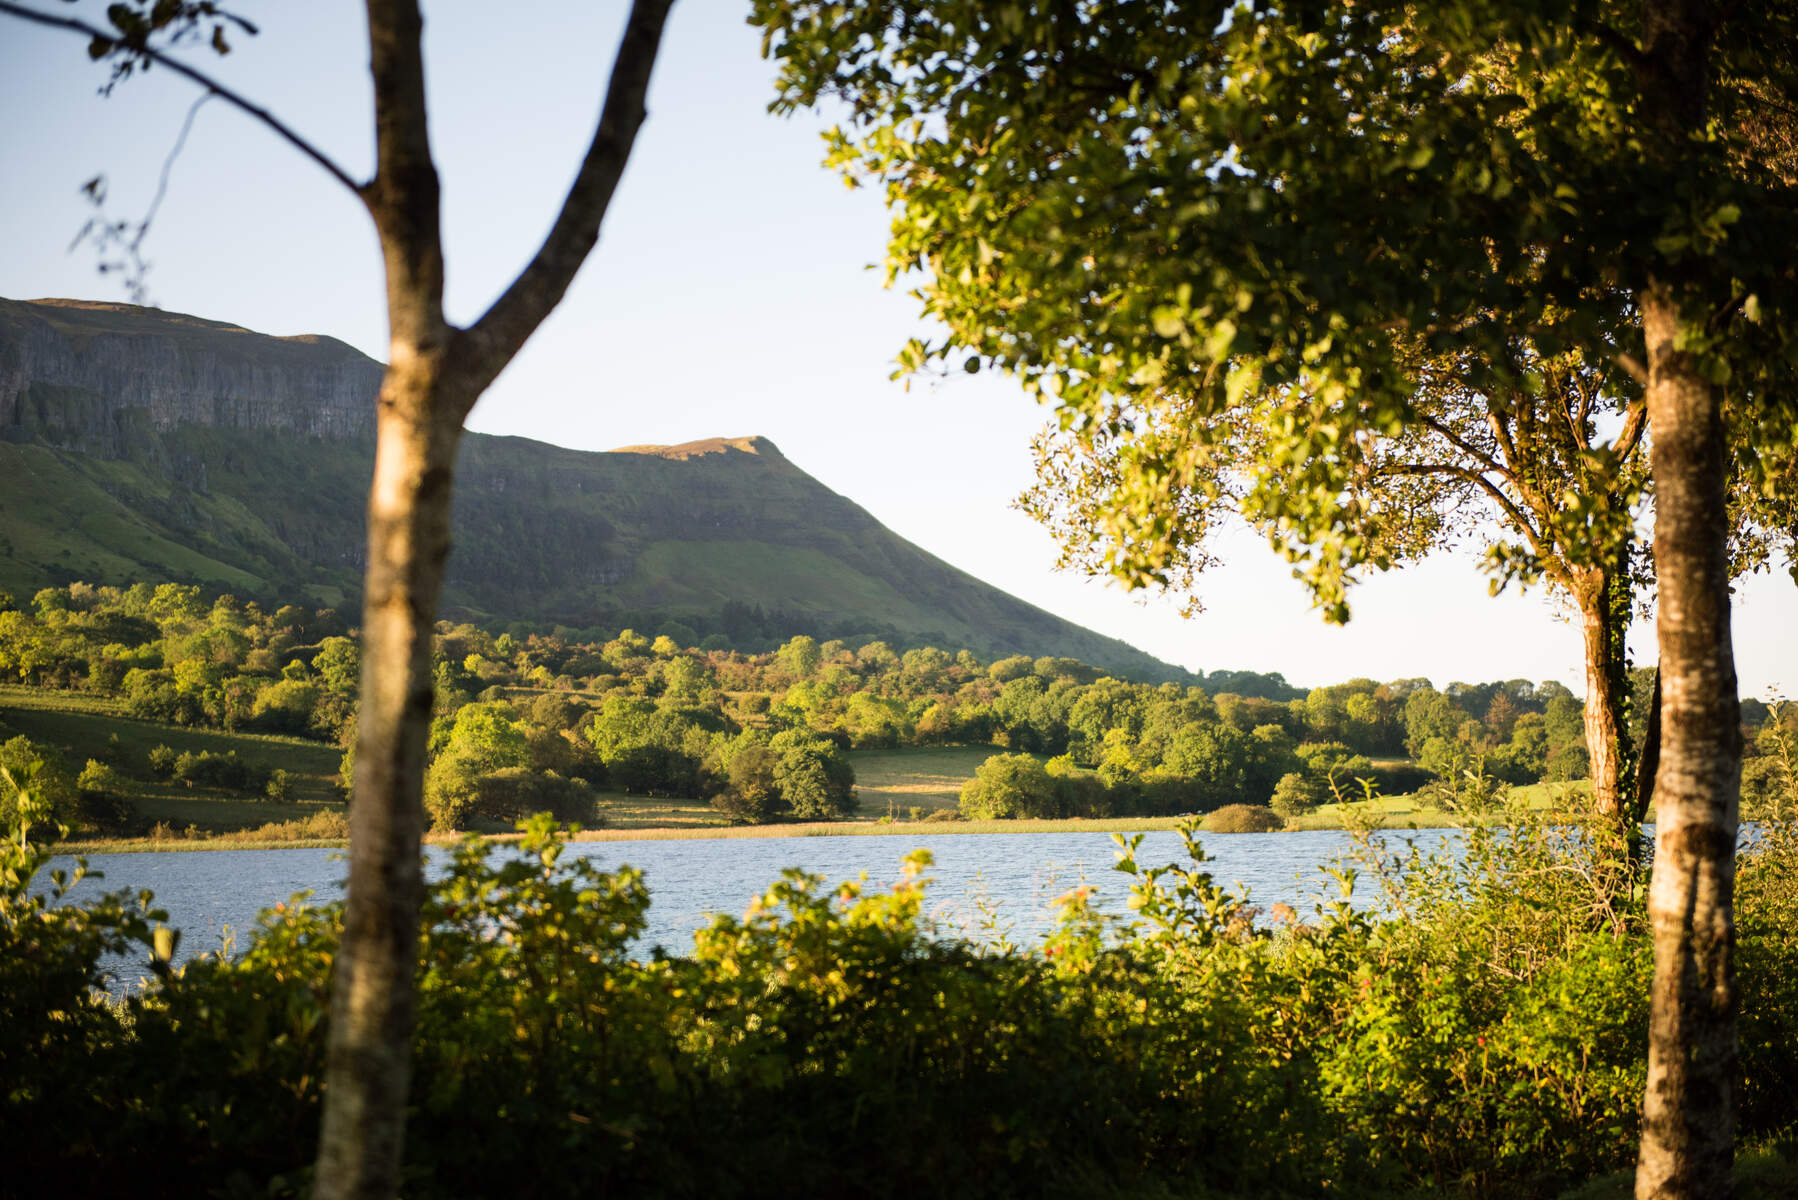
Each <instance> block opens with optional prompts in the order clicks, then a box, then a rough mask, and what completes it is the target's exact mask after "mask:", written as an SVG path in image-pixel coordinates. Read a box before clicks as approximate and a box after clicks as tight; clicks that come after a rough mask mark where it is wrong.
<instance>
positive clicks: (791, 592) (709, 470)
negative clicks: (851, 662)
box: [0, 300, 1178, 678]
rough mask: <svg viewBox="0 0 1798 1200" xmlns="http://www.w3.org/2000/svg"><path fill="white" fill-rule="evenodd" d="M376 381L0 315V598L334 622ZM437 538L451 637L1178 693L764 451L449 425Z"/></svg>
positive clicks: (72, 305)
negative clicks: (1128, 679)
mask: <svg viewBox="0 0 1798 1200" xmlns="http://www.w3.org/2000/svg"><path fill="white" fill-rule="evenodd" d="M381 371H382V368H381V364H379V363H377V362H374V361H373V360H372V359H369V358H367V357H366V356H364V355H362V354H359V353H357V352H356V351H355V350H353V349H351V348H350V347H348V346H346V345H344V344H343V343H341V342H337V341H334V340H332V339H330V338H319V337H297V338H276V337H268V336H265V335H263V334H257V333H252V332H250V331H249V330H246V329H243V328H241V327H239V326H236V325H231V324H227V323H224V322H220V321H207V320H202V319H200V318H196V317H190V316H183V315H181V314H179V313H167V312H162V311H160V310H157V309H147V308H137V307H133V306H131V305H124V304H99V303H89V302H83V301H74V300H43V301H35V302H24V301H12V300H0V590H8V591H11V592H13V593H14V594H15V595H29V594H31V593H32V592H33V591H35V590H36V589H37V588H40V587H44V586H47V585H49V584H53V583H65V582H68V581H70V580H73V579H85V580H87V581H89V582H94V583H132V582H137V581H139V580H163V579H181V580H194V581H198V582H205V583H208V584H209V585H217V586H220V587H229V588H231V589H232V590H234V591H236V592H238V593H239V594H240V595H245V596H253V597H258V598H263V599H266V600H267V601H268V602H270V603H276V604H279V603H287V602H290V601H296V600H299V599H302V598H309V599H311V600H313V601H314V602H320V603H328V604H332V605H347V606H353V605H354V603H355V597H356V594H357V592H358V590H359V589H360V586H361V578H362V570H361V568H362V563H363V555H364V550H365V546H366V542H367V538H366V528H365V504H366V501H365V497H366V495H367V491H368V480H369V476H370V472H371V470H372V469H373V464H374V438H373V429H372V424H373V415H374V398H375V395H376V392H377V391H378V389H379V386H380V380H381ZM454 529H455V533H454V540H455V548H454V550H453V552H452V554H451V556H450V561H449V567H448V574H447V577H446V580H445V591H444V605H445V610H444V611H445V612H446V613H447V614H449V615H451V616H454V617H457V618H458V619H461V618H478V619H483V620H505V621H511V620H527V621H533V622H539V623H545V624H565V625H568V626H571V627H576V628H580V627H591V626H605V625H611V626H613V627H616V626H617V625H621V624H636V625H638V626H639V627H644V628H653V627H655V625H657V624H659V623H660V621H661V620H662V619H664V618H665V617H667V616H679V617H681V618H682V619H684V620H687V621H688V623H690V624H693V625H694V627H695V628H698V627H699V626H700V625H707V626H708V627H711V626H717V627H718V628H721V629H723V630H724V631H726V632H727V633H728V634H729V635H730V636H731V637H733V638H736V637H739V636H742V637H753V638H762V637H773V636H775V635H779V636H780V637H785V636H787V635H790V634H791V633H794V632H798V631H801V630H805V631H814V632H816V633H819V634H823V635H824V636H827V637H838V636H841V637H851V636H855V637H865V636H879V637H883V638H890V639H893V640H895V641H897V642H898V643H899V644H901V645H906V644H918V643H921V642H925V641H929V642H933V643H935V644H938V645H940V646H945V647H953V648H957V649H959V648H961V647H964V646H965V647H967V648H969V649H973V650H975V651H977V652H981V653H986V654H991V655H993V656H998V655H1001V654H1009V653H1014V652H1024V653H1030V654H1033V655H1036V654H1051V655H1058V656H1066V657H1070V658H1079V659H1083V660H1085V661H1087V662H1090V663H1092V664H1094V665H1096V666H1101V667H1105V668H1108V669H1114V670H1120V671H1124V672H1126V673H1136V674H1140V675H1142V676H1144V677H1148V678H1168V677H1177V676H1178V673H1177V672H1175V671H1174V669H1173V668H1169V667H1167V666H1166V665H1165V664H1162V663H1157V662H1155V660H1153V659H1151V658H1149V657H1148V656H1147V655H1144V654H1142V653H1141V652H1140V651H1137V650H1134V649H1132V648H1131V647H1129V646H1127V645H1125V644H1124V643H1122V642H1117V641H1114V640H1113V639H1109V638H1104V637H1100V636H1099V635H1097V634H1094V633H1092V632H1091V631H1089V630H1084V629H1081V628H1079V627H1078V626H1076V625H1073V624H1071V623H1069V622H1067V621H1063V620H1061V619H1060V618H1057V617H1055V616H1053V615H1052V614H1049V613H1046V612H1044V611H1042V610H1041V609H1038V608H1035V607H1034V606H1032V605H1029V604H1026V603H1025V602H1023V601H1022V600H1019V599H1017V598H1016V597H1013V596H1009V595H1006V594H1005V593H1004V592H1001V591H999V590H997V589H996V588H993V587H990V586H988V585H986V584H984V583H982V582H980V581H979V580H978V579H975V578H973V577H972V576H970V575H968V574H966V573H965V572H962V571H960V570H958V569H956V568H955V567H953V566H951V565H950V564H948V563H945V562H943V561H942V560H940V559H938V558H935V557H934V556H932V555H930V554H928V553H926V552H925V551H923V550H922V549H920V548H919V547H917V546H914V545H912V544H911V543H910V542H907V541H905V540H904V539H903V538H900V537H898V536H897V535H895V534H894V533H892V532H891V531H890V530H888V529H886V528H885V527H884V526H882V525H881V524H880V522H879V521H877V520H875V519H874V517H873V516H872V515H871V514H869V513H868V512H867V511H866V510H864V509H862V508H861V507H860V506H858V505H856V504H855V503H853V502H852V501H850V500H849V499H848V498H847V497H844V496H840V495H838V494H837V493H835V492H833V491H831V490H830V489H829V488H827V487H825V486H824V484H822V483H820V482H819V481H818V480H816V479H814V478H812V477H811V476H810V475H808V474H806V473H805V471H803V470H801V469H800V468H799V467H798V466H796V465H795V464H793V463H792V462H790V461H789V460H788V459H787V458H786V456H784V455H783V454H782V453H781V452H780V450H779V449H778V448H777V447H776V446H775V445H774V443H773V442H771V441H768V440H767V439H766V438H760V437H729V438H725V437H720V438H707V439H704V440H702V441H695V442H686V443H682V444H680V445H676V446H627V447H624V448H622V449H619V450H615V451H610V452H605V453H594V452H589V451H579V450H569V449H564V448H561V447H558V446H550V445H545V444H544V443H542V442H535V441H529V440H527V439H524V438H515V437H492V436H487V435H482V434H475V433H471V434H468V435H466V436H465V437H464V438H463V441H462V448H461V452H460V456H459V458H458V462H457V469H456V487H455V511H454ZM732 614H735V616H733V615H732ZM751 614H755V619H754V621H753V622H749V620H748V618H749V616H750V615H751ZM764 616H765V618H766V619H765V620H764V619H763V618H764ZM737 617H742V618H743V619H744V622H748V623H746V624H745V623H743V622H738V623H739V624H742V625H743V628H744V629H749V630H751V632H747V633H744V632H741V631H740V630H739V629H738V628H737V627H736V626H735V625H733V623H732V622H733V621H735V620H736V618H737ZM756 630H759V632H756Z"/></svg>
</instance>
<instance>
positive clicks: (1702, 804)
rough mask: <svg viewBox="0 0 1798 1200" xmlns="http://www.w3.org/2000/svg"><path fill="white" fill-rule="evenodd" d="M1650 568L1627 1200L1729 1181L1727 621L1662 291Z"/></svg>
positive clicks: (1687, 392) (1717, 481)
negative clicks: (1645, 870) (1653, 624)
mask: <svg viewBox="0 0 1798 1200" xmlns="http://www.w3.org/2000/svg"><path fill="white" fill-rule="evenodd" d="M1642 313H1643V325H1644V329H1645V331H1646V333H1647V335H1648V355H1649V385H1648V407H1649V422H1650V424H1651V425H1652V427H1653V428H1654V431H1655V436H1654V460H1653V461H1654V488H1655V534H1654V545H1655V568H1656V571H1657V573H1658V574H1659V576H1660V617H1659V632H1660V643H1661V689H1660V703H1661V721H1662V723H1661V744H1660V763H1659V769H1658V771H1657V773H1656V778H1655V785H1654V794H1655V803H1656V806H1657V808H1656V812H1657V816H1656V828H1655V860H1654V878H1653V883H1652V885H1651V887H1650V889H1649V901H1648V911H1649V921H1650V925H1651V927H1652V929H1653V936H1654V985H1653V994H1652V1003H1651V1016H1650V1019H1649V1034H1648V1037H1649V1040H1648V1088H1647V1093H1646V1096H1645V1097H1644V1100H1643V1106H1642V1144H1641V1154H1640V1158H1639V1160H1638V1164H1637V1170H1636V1196H1637V1198H1638V1200H1672V1198H1674V1197H1679V1198H1682V1200H1717V1198H1720V1197H1727V1196H1728V1195H1729V1194H1730V1189H1731V1164H1732V1159H1733V1156H1734V1137H1735V1121H1734V1103H1733V1101H1734V1097H1733V1091H1734V1086H1735V1077H1736V1025H1735V1020H1736V1005H1737V996H1736V986H1735V964H1734V951H1735V917H1734V891H1735V845H1736V815H1737V814H1736V809H1737V803H1738V791H1739V787H1740V782H1741V720H1740V710H1739V707H1738V704H1737V700H1736V673H1735V661H1734V658H1733V655H1732V650H1731V646H1730V631H1729V564H1728V561H1727V557H1726V546H1727V536H1728V530H1729V526H1728V519H1729V518H1728V511H1727V505H1726V501H1725V494H1724V455H1725V452H1726V447H1725V443H1724V436H1723V414H1722V402H1721V401H1722V398H1721V396H1720V395H1719V390H1718V389H1717V388H1716V387H1715V386H1714V385H1713V384H1711V383H1710V382H1709V381H1707V380H1706V379H1704V378H1703V377H1702V376H1701V375H1700V374H1699V372H1698V369H1697V368H1698V364H1697V363H1696V362H1695V361H1694V359H1693V356H1692V355H1690V354H1688V353H1686V352H1684V351H1682V350H1680V349H1678V334H1679V331H1680V328H1681V320H1682V317H1681V314H1680V312H1679V310H1678V307H1677V303H1676V301H1675V299H1674V297H1673V295H1672V294H1671V293H1670V291H1669V290H1668V289H1666V288H1660V287H1657V288H1655V289H1653V290H1651V291H1650V292H1649V293H1648V294H1647V295H1646V296H1645V298H1644V303H1643V306H1642Z"/></svg>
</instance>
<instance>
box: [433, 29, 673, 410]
mask: <svg viewBox="0 0 1798 1200" xmlns="http://www.w3.org/2000/svg"><path fill="white" fill-rule="evenodd" d="M671 3H672V0H634V2H633V3H632V5H631V12H630V17H629V19H628V20H627V21H626V22H625V27H624V37H623V39H622V40H621V41H620V42H619V45H618V54H617V57H616V58H615V59H614V60H613V63H612V78H611V82H610V83H609V84H608V85H607V88H606V99H605V104H604V106H603V107H602V108H601V110H600V114H599V127H598V128H597V129H596V130H595V131H594V133H593V143H592V145H590V146H589V147H588V148H587V157H586V158H585V159H584V160H583V161H582V162H581V169H580V172H579V173H578V174H577V175H576V176H575V179H574V184H573V186H572V187H570V188H569V190H568V196H567V199H565V200H564V201H563V202H562V211H561V212H560V214H558V215H557V217H556V222H555V224H554V225H553V226H552V227H551V228H550V231H549V235H548V236H547V237H546V238H545V239H544V241H543V245H542V246H541V247H540V248H539V249H538V251H537V254H536V256H535V257H534V258H533V259H532V260H531V262H530V265H529V266H527V267H525V269H524V270H523V271H522V272H520V273H519V275H518V278H517V279H516V280H514V281H513V283H512V286H511V287H509V288H507V289H506V291H505V294H504V295H502V296H500V298H499V299H498V300H496V301H495V302H494V304H493V307H492V308H489V309H488V310H487V312H486V313H485V314H484V315H483V316H482V317H481V319H480V320H479V321H477V322H475V323H474V325H472V326H470V328H469V329H468V331H467V333H466V335H465V336H464V337H463V338H462V339H460V340H461V343H462V344H461V347H460V349H461V350H462V351H463V352H464V353H466V354H467V355H468V358H469V361H468V362H467V363H466V364H465V365H466V366H467V368H468V369H469V370H470V371H472V372H474V377H475V378H476V379H477V380H478V381H479V382H480V386H479V387H475V388H473V389H471V390H470V393H469V395H470V401H469V402H470V403H471V404H472V403H473V397H474V396H478V395H479V394H480V391H481V387H484V386H485V385H486V382H487V381H488V380H491V379H492V378H493V377H494V376H495V375H497V374H498V373H499V372H500V370H501V369H502V368H503V367H504V366H505V364H506V363H508V362H510V361H511V359H512V357H513V355H515V354H517V353H518V351H519V349H520V348H521V347H522V346H523V345H524V343H525V340H526V339H527V338H529V337H530V336H531V334H532V333H534V332H536V329H537V326H539V325H541V324H542V323H543V319H544V318H545V317H547V316H548V315H549V313H550V311H551V310H552V309H554V308H555V306H556V304H557V303H558V302H560V301H561V299H562V297H563V295H564V294H566V293H567V291H568V288H569V285H570V284H572V283H573V282H574V277H575V274H576V273H577V272H578V271H579V270H580V268H581V264H582V263H583V262H585V261H586V259H587V255H588V254H589V253H591V251H592V249H593V247H594V245H595V244H596V243H597V242H598V241H599V228H600V223H601V222H602V221H603V220H604V219H605V215H606V209H607V208H608V207H609V206H610V205H611V202H612V195H613V193H614V192H615V191H616V190H617V188H618V180H619V178H620V177H621V176H622V175H623V174H624V165H625V162H626V161H627V160H628V159H629V157H630V152H631V145H632V143H633V142H634V141H635V140H636V137H637V130H638V128H639V127H641V125H642V124H643V119H644V116H645V115H646V114H645V110H644V97H645V95H646V94H647V93H648V91H649V75H650V70H651V68H653V67H654V65H655V57H656V51H657V49H658V47H659V46H660V45H661V40H662V26H663V25H664V23H665V22H666V21H667V18H668V9H669V6H670V4H671Z"/></svg>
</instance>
